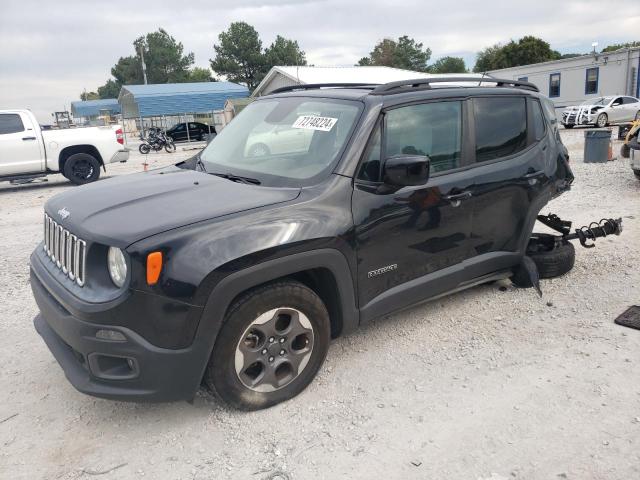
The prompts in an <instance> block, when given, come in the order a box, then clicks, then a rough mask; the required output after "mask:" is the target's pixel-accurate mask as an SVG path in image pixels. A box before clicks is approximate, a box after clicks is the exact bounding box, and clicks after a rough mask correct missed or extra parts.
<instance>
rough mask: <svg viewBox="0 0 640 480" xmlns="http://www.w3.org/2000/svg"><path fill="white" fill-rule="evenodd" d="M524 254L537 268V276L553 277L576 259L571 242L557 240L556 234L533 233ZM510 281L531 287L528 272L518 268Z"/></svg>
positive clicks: (566, 270) (571, 264)
mask: <svg viewBox="0 0 640 480" xmlns="http://www.w3.org/2000/svg"><path fill="white" fill-rule="evenodd" d="M526 255H527V256H528V257H529V258H531V260H533V262H534V263H535V264H536V267H537V268H538V276H539V278H555V277H560V276H562V275H564V274H565V273H567V272H569V271H570V270H571V269H572V268H573V265H574V263H575V260H576V249H575V247H574V246H573V244H572V243H570V242H567V241H563V240H558V236H557V235H551V234H548V233H533V234H532V235H531V239H530V240H529V245H528V246H527V253H526ZM511 281H512V282H513V284H514V285H516V286H517V287H525V288H526V287H532V286H533V284H532V283H531V280H530V279H529V276H528V273H527V272H526V271H525V270H524V269H523V268H518V269H517V270H516V271H515V272H514V275H513V276H512V277H511Z"/></svg>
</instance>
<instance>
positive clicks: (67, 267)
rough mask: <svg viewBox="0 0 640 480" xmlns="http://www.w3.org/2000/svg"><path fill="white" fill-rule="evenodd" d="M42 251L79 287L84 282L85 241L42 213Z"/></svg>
mask: <svg viewBox="0 0 640 480" xmlns="http://www.w3.org/2000/svg"><path fill="white" fill-rule="evenodd" d="M44 251H45V252H46V254H47V256H48V257H49V258H50V259H51V261H52V262H53V263H54V265H55V266H56V267H58V268H59V269H60V270H62V273H64V274H65V275H66V276H67V277H69V279H70V280H71V281H74V282H76V283H77V284H78V285H80V286H81V287H82V286H83V285H84V282H85V274H86V272H85V265H86V256H87V242H85V241H84V240H82V239H80V238H78V237H76V236H75V235H74V234H72V233H71V232H69V230H67V229H66V228H64V227H63V226H62V225H58V223H56V222H55V220H53V219H52V218H51V217H50V216H49V215H47V214H46V213H45V214H44Z"/></svg>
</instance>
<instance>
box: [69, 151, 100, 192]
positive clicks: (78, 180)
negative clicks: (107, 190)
mask: <svg viewBox="0 0 640 480" xmlns="http://www.w3.org/2000/svg"><path fill="white" fill-rule="evenodd" d="M62 174H63V175H64V176H65V177H67V178H68V179H69V181H70V182H71V183H73V184H75V185H84V184H85V183H91V182H95V181H96V180H98V178H100V162H99V161H98V159H97V158H96V157H94V156H93V155H89V154H88V153H76V154H73V155H71V156H70V157H69V158H67V160H66V161H65V162H64V168H63V171H62Z"/></svg>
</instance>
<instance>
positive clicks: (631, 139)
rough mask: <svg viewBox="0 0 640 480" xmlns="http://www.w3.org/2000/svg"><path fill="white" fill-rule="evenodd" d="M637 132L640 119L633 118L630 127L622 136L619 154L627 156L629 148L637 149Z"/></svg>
mask: <svg viewBox="0 0 640 480" xmlns="http://www.w3.org/2000/svg"><path fill="white" fill-rule="evenodd" d="M638 133H640V120H634V121H633V122H631V128H630V129H629V131H628V132H627V135H626V136H625V137H624V143H623V144H622V148H621V149H620V155H622V156H623V157H624V158H629V156H630V152H631V149H632V148H634V146H635V148H634V150H638Z"/></svg>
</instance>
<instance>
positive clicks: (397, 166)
mask: <svg viewBox="0 0 640 480" xmlns="http://www.w3.org/2000/svg"><path fill="white" fill-rule="evenodd" d="M430 163H431V162H430V160H429V157H427V156H426V155H396V156H393V157H389V158H387V159H386V160H385V162H384V171H383V180H384V183H386V184H387V185H395V186H397V187H409V186H417V185H424V184H425V183H427V180H429V164H430Z"/></svg>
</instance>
